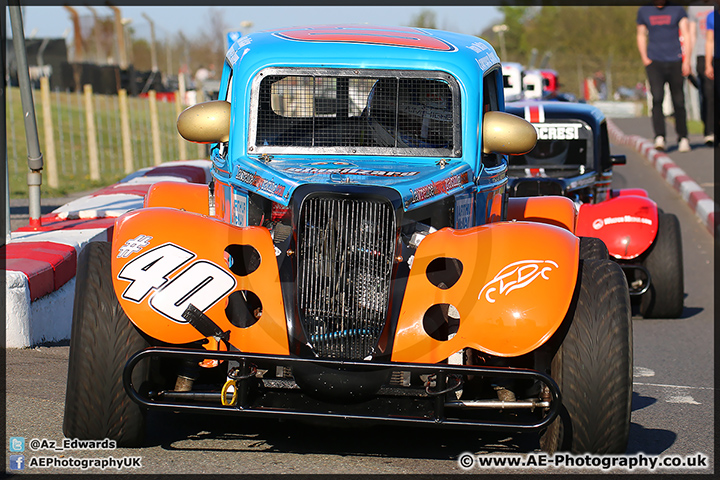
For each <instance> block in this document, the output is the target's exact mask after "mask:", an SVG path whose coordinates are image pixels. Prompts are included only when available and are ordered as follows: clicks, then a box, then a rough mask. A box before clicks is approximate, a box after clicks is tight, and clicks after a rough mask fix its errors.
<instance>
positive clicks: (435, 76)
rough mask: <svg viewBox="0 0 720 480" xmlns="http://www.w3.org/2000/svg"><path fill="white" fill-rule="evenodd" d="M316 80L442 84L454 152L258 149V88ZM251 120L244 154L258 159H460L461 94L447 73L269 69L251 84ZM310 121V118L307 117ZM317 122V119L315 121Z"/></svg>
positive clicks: (358, 148) (361, 148)
mask: <svg viewBox="0 0 720 480" xmlns="http://www.w3.org/2000/svg"><path fill="white" fill-rule="evenodd" d="M283 75H284V76H300V77H307V76H315V77H332V78H338V77H345V78H359V77H360V78H397V79H408V78H418V79H432V80H441V81H444V82H445V83H446V84H447V85H448V86H449V88H450V92H451V95H452V109H453V112H452V118H453V125H452V134H453V148H452V149H450V148H427V147H400V146H398V147H384V146H383V147H379V146H342V145H340V146H277V145H260V144H258V142H257V133H258V116H259V107H260V105H259V103H260V85H261V82H262V81H263V80H264V79H265V78H267V77H268V76H283ZM249 113H250V119H249V125H248V138H247V151H248V153H250V154H257V155H263V154H268V155H367V156H399V157H407V156H417V157H433V158H448V157H450V158H459V157H461V156H462V134H461V132H462V123H461V119H462V115H461V94H460V86H459V83H458V81H457V80H456V79H455V77H453V76H452V75H450V74H449V73H446V72H442V71H431V70H395V69H358V68H311V67H269V68H265V69H263V70H261V71H259V72H258V73H257V74H256V75H255V77H254V78H253V81H252V86H251V92H250V112H249ZM307 118H312V117H307ZM316 118H317V117H316Z"/></svg>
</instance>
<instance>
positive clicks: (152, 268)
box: [112, 207, 289, 355]
mask: <svg viewBox="0 0 720 480" xmlns="http://www.w3.org/2000/svg"><path fill="white" fill-rule="evenodd" d="M228 249H229V250H230V251H231V252H234V253H233V255H229V254H228V252H227V251H226V250H228ZM112 251H113V258H112V275H113V284H114V287H115V293H116V294H117V297H118V299H119V301H120V305H121V306H122V308H123V310H125V313H127V315H128V317H129V318H130V320H131V321H132V322H133V323H134V324H135V325H136V326H137V327H138V328H139V329H140V330H142V331H143V332H145V333H146V334H147V335H149V336H151V337H153V338H156V339H158V340H161V341H163V342H167V343H172V344H182V343H189V342H193V341H197V340H202V339H203V338H205V336H204V335H202V334H201V333H200V332H199V331H198V330H196V329H195V328H194V327H193V326H192V325H190V324H189V323H188V322H187V321H186V320H185V319H184V318H183V317H182V313H183V312H184V310H185V309H186V308H187V306H188V305H189V304H191V303H192V304H193V305H194V306H195V307H196V308H198V309H200V310H201V311H203V312H204V313H205V315H207V316H208V317H209V318H210V319H211V320H212V321H213V322H214V323H215V324H216V325H217V326H219V327H220V328H221V329H222V331H223V332H226V331H229V332H230V337H229V342H230V343H231V344H232V345H234V346H235V347H237V348H239V349H240V350H242V351H247V352H254V353H266V354H276V355H287V354H288V353H289V350H288V339H287V338H288V335H287V324H286V319H285V308H284V302H283V298H282V292H281V290H280V277H279V273H278V266H277V261H276V257H275V248H274V245H273V243H272V238H271V237H270V233H269V232H268V230H267V229H265V228H262V227H245V228H241V227H235V226H233V225H228V224H227V223H224V222H221V221H219V220H217V219H214V218H211V217H207V216H205V215H199V214H195V213H189V212H183V211H179V210H175V209H171V208H160V207H158V208H145V209H142V210H137V211H134V212H130V213H127V214H125V215H123V216H122V217H120V218H118V220H117V222H116V224H115V232H114V235H113V250H112ZM253 251H254V252H256V253H253ZM242 256H244V257H243V258H240V257H242ZM231 257H232V260H230V258H231ZM251 257H252V258H251ZM230 262H234V265H235V268H231V263H230ZM242 292H252V293H253V294H254V295H255V296H257V298H258V299H259V301H260V304H261V307H260V309H259V310H258V309H255V312H253V313H254V314H255V318H254V319H252V320H251V321H250V322H247V323H252V324H250V325H248V324H246V325H243V326H242V327H240V326H236V325H234V324H233V323H231V322H230V320H229V319H228V314H227V313H226V307H227V305H228V298H229V297H230V296H231V295H232V294H237V295H243V296H247V295H248V294H247V293H242ZM257 317H259V318H257Z"/></svg>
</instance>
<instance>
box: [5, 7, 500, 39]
mask: <svg viewBox="0 0 720 480" xmlns="http://www.w3.org/2000/svg"><path fill="white" fill-rule="evenodd" d="M70 3H74V4H77V2H70ZM117 3H118V4H121V3H122V2H117ZM388 3H390V2H388ZM74 8H75V9H76V10H77V12H78V13H79V14H80V15H87V16H91V15H92V13H91V11H90V10H89V9H88V8H87V7H84V6H75V7H74ZM94 8H95V11H96V12H97V13H98V15H101V16H109V15H111V14H112V10H111V9H110V8H109V7H106V6H97V7H94ZM119 8H120V11H121V13H122V16H123V17H124V18H128V19H131V20H132V22H131V24H130V25H131V26H132V27H133V28H134V29H135V31H136V34H137V36H139V37H147V38H149V35H150V27H149V23H148V21H147V20H145V18H144V17H143V16H142V14H143V13H145V14H146V15H147V16H148V17H150V18H151V19H152V20H153V22H154V23H155V30H156V36H157V37H158V39H163V38H165V36H166V35H168V34H170V35H174V34H175V33H177V32H178V31H180V30H182V31H183V34H184V35H185V36H186V37H188V38H193V37H194V36H195V33H199V32H201V31H202V29H203V28H207V27H206V25H207V23H208V15H209V12H210V11H212V10H214V11H215V12H219V13H220V14H222V15H223V19H224V21H225V23H226V24H227V25H229V26H230V27H231V28H234V29H237V30H241V31H243V33H244V34H245V33H248V32H247V31H246V29H242V28H240V23H241V22H243V21H250V22H252V23H253V26H252V27H250V29H249V31H250V32H252V31H259V30H267V29H273V28H279V27H290V26H299V25H317V24H327V23H369V24H374V25H387V26H398V25H407V24H408V23H410V21H411V19H412V18H413V17H414V16H415V15H417V14H418V13H420V12H421V11H422V10H423V9H427V10H432V11H434V12H435V18H436V22H437V26H438V28H440V29H443V30H452V31H456V32H459V33H466V34H470V35H476V34H478V33H480V32H481V31H482V30H483V29H485V28H486V27H488V26H491V25H493V24H495V23H500V22H501V21H502V14H500V13H499V12H498V10H497V9H496V8H495V7H479V6H462V7H446V6H390V7H378V6H374V7H370V6H367V7H364V6H363V7H359V6H352V7H345V6H343V7H336V6H323V7H315V6H312V7H309V6H298V7H287V6H270V7H250V6H219V7H169V6H162V7H130V6H121V7H119ZM24 11H25V16H24V29H25V35H26V36H27V37H31V36H35V37H52V38H57V37H62V36H64V35H69V36H68V39H70V38H72V22H71V20H70V14H69V12H68V11H67V10H66V9H64V8H63V7H62V6H44V7H26V8H25V10H24ZM6 17H7V28H8V31H10V30H11V28H10V17H9V13H7V12H6ZM8 33H10V32H8Z"/></svg>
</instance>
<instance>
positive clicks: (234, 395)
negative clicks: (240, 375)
mask: <svg viewBox="0 0 720 480" xmlns="http://www.w3.org/2000/svg"><path fill="white" fill-rule="evenodd" d="M230 387H233V392H232V397H231V398H230V401H229V402H228V400H227V392H228V389H229V388H230ZM220 401H221V402H222V404H223V405H225V406H228V405H230V406H233V407H234V406H235V405H236V404H237V383H236V382H235V379H234V378H228V379H227V382H225V385H223V387H222V392H220Z"/></svg>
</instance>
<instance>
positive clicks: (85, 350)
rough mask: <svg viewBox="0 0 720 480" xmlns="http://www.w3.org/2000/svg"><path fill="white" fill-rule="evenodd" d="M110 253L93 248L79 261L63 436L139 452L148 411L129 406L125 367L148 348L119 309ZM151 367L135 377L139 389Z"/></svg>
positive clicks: (99, 245)
mask: <svg viewBox="0 0 720 480" xmlns="http://www.w3.org/2000/svg"><path fill="white" fill-rule="evenodd" d="M110 255H111V247H110V244H109V243H107V242H91V243H89V244H88V245H86V246H85V248H84V249H83V250H82V252H81V253H80V257H79V259H78V268H77V277H76V283H75V302H74V305H73V323H72V331H71V336H70V358H69V365H68V381H67V393H66V395H65V418H64V420H63V432H64V434H65V436H66V437H68V438H79V439H87V440H90V439H99V440H101V439H104V438H109V439H112V440H115V441H117V443H118V446H138V445H140V444H142V442H143V439H144V435H145V411H144V409H142V408H141V407H140V406H139V405H137V404H136V403H134V402H133V401H132V400H130V397H128V396H127V394H126V393H125V390H124V389H123V385H122V372H123V367H124V366H125V363H126V362H127V360H128V359H129V358H130V357H131V356H132V355H133V354H134V353H136V352H137V351H139V350H141V349H143V348H146V347H148V346H149V344H148V342H147V341H146V340H145V338H144V337H142V336H141V335H140V333H139V332H138V331H137V330H136V329H135V326H134V325H133V324H132V323H131V322H130V320H129V319H128V317H127V315H125V312H124V311H123V310H122V307H120V304H119V303H118V300H117V297H116V296H115V291H114V289H113V285H112V274H111V271H110V261H111V259H110ZM147 376H148V365H147V363H146V362H140V364H138V365H137V367H136V368H135V370H134V372H133V385H134V386H135V388H136V389H137V388H139V387H140V386H141V385H142V383H143V382H144V381H145V380H146V379H147Z"/></svg>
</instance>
